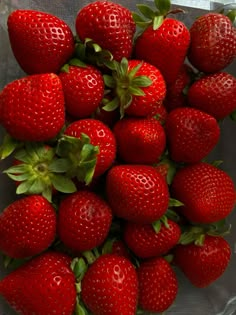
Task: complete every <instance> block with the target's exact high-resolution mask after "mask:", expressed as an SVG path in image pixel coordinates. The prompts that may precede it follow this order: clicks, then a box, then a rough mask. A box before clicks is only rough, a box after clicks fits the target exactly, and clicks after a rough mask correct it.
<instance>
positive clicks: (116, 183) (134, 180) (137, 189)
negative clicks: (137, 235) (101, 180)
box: [106, 165, 169, 223]
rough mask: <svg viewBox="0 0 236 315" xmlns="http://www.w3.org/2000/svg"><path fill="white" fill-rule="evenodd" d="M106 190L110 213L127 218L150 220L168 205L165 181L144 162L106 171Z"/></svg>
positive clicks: (157, 216) (162, 212) (157, 217)
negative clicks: (143, 163)
mask: <svg viewBox="0 0 236 315" xmlns="http://www.w3.org/2000/svg"><path fill="white" fill-rule="evenodd" d="M106 193H107V198H108V202H109V204H110V206H111V208H112V211H113V213H114V214H115V215H116V216H118V217H121V218H123V219H126V220H128V221H133V222H137V223H152V222H154V221H156V220H158V219H159V218H160V217H162V215H163V214H164V213H165V212H166V210H167V208H168V203H169V192H168V186H167V183H166V181H165V179H164V178H163V176H162V175H161V174H160V173H158V171H157V170H156V169H155V168H154V167H152V166H148V165H116V166H113V167H112V168H111V169H110V170H109V172H108V174H107V179H106ZM143 196H145V198H144V197H143Z"/></svg>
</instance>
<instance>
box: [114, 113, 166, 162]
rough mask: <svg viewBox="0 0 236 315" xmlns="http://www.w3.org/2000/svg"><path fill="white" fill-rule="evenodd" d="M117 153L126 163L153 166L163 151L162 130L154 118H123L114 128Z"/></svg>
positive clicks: (164, 136)
mask: <svg viewBox="0 0 236 315" xmlns="http://www.w3.org/2000/svg"><path fill="white" fill-rule="evenodd" d="M113 132H114V135H115V137H116V141H117V153H118V155H119V157H120V158H121V159H122V160H123V161H125V162H126V163H135V164H153V163H155V162H157V161H158V159H159V157H160V156H161V155H162V153H163V152H164V150H165V145H166V135H165V131H164V128H163V127H162V125H161V124H160V123H159V121H158V120H157V119H155V118H134V117H129V118H124V119H121V120H119V121H118V122H117V123H116V124H115V126H114V128H113Z"/></svg>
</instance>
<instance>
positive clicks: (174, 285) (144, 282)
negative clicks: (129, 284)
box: [137, 257, 178, 313]
mask: <svg viewBox="0 0 236 315" xmlns="http://www.w3.org/2000/svg"><path fill="white" fill-rule="evenodd" d="M137 274H138V281H139V306H140V308H141V309H143V310H144V311H147V312H155V313H159V312H160V313H162V312H164V311H165V310H167V309H168V308H169V307H170V306H171V305H172V303H173V302H174V300H175V298H176V296H177V293H178V282H177V278H176V275H175V272H174V270H173V269H172V267H171V266H170V264H169V263H168V262H167V261H166V260H165V259H164V258H162V257H157V258H152V259H149V260H146V261H143V262H141V264H140V266H139V267H138V268H137Z"/></svg>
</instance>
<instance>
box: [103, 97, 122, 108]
mask: <svg viewBox="0 0 236 315" xmlns="http://www.w3.org/2000/svg"><path fill="white" fill-rule="evenodd" d="M119 106H120V102H119V99H118V98H117V97H115V98H113V100H112V101H110V102H108V103H107V104H106V105H105V106H103V107H102V109H104V110H106V111H107V112H112V111H113V110H115V109H116V108H118V107H119Z"/></svg>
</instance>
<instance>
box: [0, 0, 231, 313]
mask: <svg viewBox="0 0 236 315" xmlns="http://www.w3.org/2000/svg"><path fill="white" fill-rule="evenodd" d="M155 5H156V7H154V6H153V8H150V7H148V6H147V5H145V4H139V5H137V8H138V9H139V13H138V12H134V13H133V12H131V11H130V10H129V9H128V8H126V7H123V6H121V5H119V4H116V3H112V2H110V1H94V2H91V3H89V4H88V5H86V6H84V7H82V8H81V9H80V11H79V12H78V13H77V15H76V17H75V29H76V36H74V34H73V33H72V30H71V29H70V28H69V26H68V25H67V24H66V23H65V22H64V21H62V20H61V19H59V18H58V17H56V16H53V15H51V14H48V13H45V12H38V11H32V10H20V9H18V10H15V11H13V12H12V13H11V14H10V15H9V17H8V34H9V40H10V45H11V48H12V51H13V53H14V56H15V58H16V60H17V62H18V64H19V66H20V67H21V68H22V69H23V71H24V72H25V76H23V77H21V78H19V79H17V80H14V81H13V82H10V83H8V84H7V85H6V86H5V87H4V88H3V90H2V91H1V92H0V123H1V125H2V127H3V128H4V129H5V137H4V139H3V143H2V146H1V150H0V154H1V159H6V158H8V157H11V159H12V161H13V162H12V166H11V167H9V168H8V169H6V170H4V173H5V174H6V175H7V176H9V177H10V178H11V179H12V180H13V181H14V182H15V185H16V197H17V198H14V200H15V201H14V202H12V203H11V204H10V205H9V206H7V207H6V208H5V209H4V210H3V212H2V213H1V215H0V250H1V252H2V255H3V256H4V263H5V266H6V267H9V268H10V272H8V275H7V276H5V277H4V278H3V279H1V280H0V295H2V296H3V297H4V298H5V299H6V300H7V301H8V303H9V304H10V305H11V306H12V308H14V309H15V310H16V312H17V313H18V314H23V315H33V314H34V315H53V314H56V315H71V314H77V315H78V314H80V315H85V314H93V315H108V314H110V315H134V314H137V312H138V313H140V314H141V313H144V314H147V313H149V312H154V313H159V312H164V311H165V310H167V309H168V308H169V307H170V306H171V305H172V304H173V303H174V301H175V299H176V296H177V294H178V287H179V285H178V278H177V276H176V270H177V269H180V270H181V271H182V272H183V274H184V275H185V276H186V278H188V280H189V281H190V282H191V283H192V284H193V285H194V286H196V287H199V288H203V287H206V286H208V285H210V284H211V283H213V282H214V281H215V280H217V279H218V278H219V277H220V276H221V275H222V274H223V273H224V271H225V269H226V268H227V266H228V264H229V261H230V256H231V248H230V245H229V244H228V242H227V240H226V239H225V238H224V236H225V235H226V234H227V233H228V232H229V230H230V227H229V224H228V221H227V218H228V216H229V215H230V214H231V212H232V211H233V208H234V206H235V187H234V183H233V180H232V178H231V177H230V175H229V174H227V173H226V172H225V171H224V170H222V169H221V168H220V163H219V161H208V159H207V158H208V155H209V153H210V152H211V151H212V150H213V148H214V147H215V146H216V145H217V143H218V141H219V137H220V133H221V129H220V125H219V123H220V121H222V120H223V119H224V118H226V117H228V116H231V117H232V119H234V118H235V110H236V79H235V77H234V76H233V75H231V74H229V73H227V72H226V71H225V70H224V69H225V68H226V67H227V66H228V65H230V64H231V63H232V62H233V60H234V58H235V56H236V31H235V28H234V26H233V23H232V21H231V19H232V20H234V19H235V16H234V12H231V11H230V12H221V13H213V12H212V13H207V14H205V15H203V16H201V17H199V18H198V19H196V20H195V21H194V22H193V24H192V26H191V27H190V28H189V29H188V28H187V27H186V26H185V24H184V23H183V22H181V21H180V20H178V12H179V11H181V10H178V9H177V10H176V9H175V10H172V8H171V3H170V2H169V1H155ZM230 18H231V19H230Z"/></svg>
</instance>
